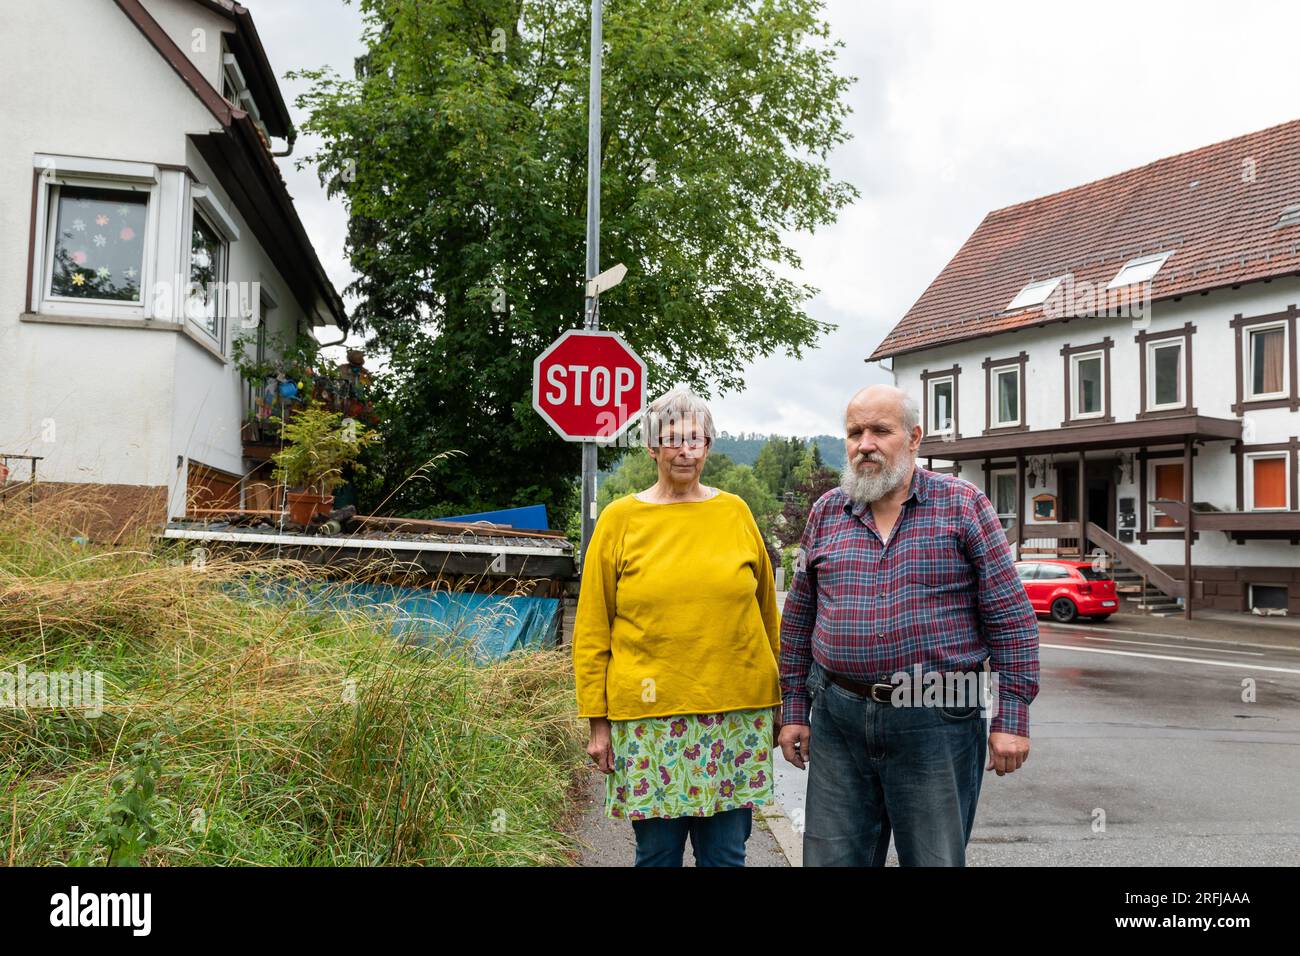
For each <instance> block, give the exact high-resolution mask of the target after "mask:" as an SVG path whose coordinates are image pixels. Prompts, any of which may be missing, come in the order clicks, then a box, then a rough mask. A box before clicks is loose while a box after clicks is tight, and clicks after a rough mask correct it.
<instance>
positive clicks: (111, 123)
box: [0, 0, 347, 530]
mask: <svg viewBox="0 0 1300 956" xmlns="http://www.w3.org/2000/svg"><path fill="white" fill-rule="evenodd" d="M3 21H4V25H3V29H2V30H0V76H2V77H3V81H4V82H2V83H0V117H2V119H3V136H0V223H3V228H0V358H3V361H4V365H5V369H6V374H5V375H3V376H0V455H9V456H11V457H10V458H9V459H8V460H7V461H6V462H0V464H4V465H5V470H6V471H7V473H8V475H7V477H8V479H9V481H8V482H7V484H8V485H10V486H12V485H13V484H14V483H15V482H21V481H23V480H25V479H27V478H28V476H29V469H30V467H31V464H32V460H33V459H35V464H36V466H37V476H38V479H39V482H38V485H39V487H41V488H45V489H51V488H64V487H66V486H68V485H74V484H76V485H95V486H100V487H101V488H103V489H104V493H105V495H106V496H107V498H108V501H109V505H110V512H111V513H110V515H109V525H110V530H111V527H112V525H114V524H118V525H121V524H126V523H128V522H132V521H147V522H149V523H150V524H154V525H157V526H158V527H161V526H162V525H163V524H164V523H165V521H166V519H167V518H168V517H175V516H179V515H181V514H183V513H184V512H185V510H186V505H187V500H190V501H192V500H194V498H195V495H196V493H199V492H202V491H203V489H205V488H206V489H208V491H207V494H208V496H209V497H211V498H219V499H221V500H223V501H228V502H233V503H240V502H242V501H243V500H244V497H245V490H246V489H245V485H246V483H247V474H248V472H249V471H250V470H252V469H253V468H255V467H258V463H257V462H253V461H249V460H247V459H246V457H245V449H244V447H243V443H242V441H241V422H242V420H243V417H244V414H245V412H246V410H247V408H248V401H249V394H248V391H247V389H246V387H245V385H244V383H243V382H242V381H241V379H240V376H239V373H238V370H237V368H236V367H235V364H234V361H233V345H234V341H235V339H236V337H237V336H243V335H251V336H253V337H254V343H253V345H252V348H253V349H262V350H265V348H266V342H267V339H268V338H269V339H270V340H271V341H272V342H273V341H274V340H275V337H276V336H279V337H281V338H283V339H292V338H293V336H294V334H295V331H296V330H303V331H307V330H309V329H317V330H319V331H320V332H321V333H322V334H321V335H320V338H321V339H322V340H338V339H341V338H342V334H341V333H342V332H343V331H345V330H346V327H347V317H346V314H345V312H344V308H343V303H342V301H341V299H340V297H339V295H338V293H337V292H336V291H335V289H334V288H333V286H332V285H331V283H330V281H329V279H328V278H327V277H326V274H325V271H324V269H323V268H322V267H321V264H320V261H319V259H318V258H317V255H316V253H315V251H314V250H313V248H312V244H311V242H310V240H309V239H308V237H307V234H306V231H305V230H304V228H303V225H302V222H301V221H300V219H299V217H298V214H297V212H296V211H295V209H294V205H293V202H292V200H291V198H290V196H289V193H288V191H287V189H286V187H285V183H284V180H283V179H282V177H281V174H280V170H279V168H278V166H277V160H276V157H277V156H283V155H286V154H287V153H288V151H289V150H290V148H291V147H292V143H293V138H294V132H293V128H292V125H291V121H290V117H289V113H288V110H287V108H286V106H285V103H284V100H283V98H282V96H281V92H280V90H279V87H278V84H277V81H276V74H275V71H274V70H273V69H272V67H271V64H270V62H269V61H268V59H267V55H266V52H265V50H264V49H263V46H262V42H261V40H260V39H259V37H258V33H257V30H256V28H255V27H254V25H253V20H252V17H251V15H250V13H249V11H248V10H247V9H246V8H245V7H243V6H241V5H240V4H238V3H234V2H232V0H58V2H40V3H36V2H12V3H6V4H4V12H3ZM196 289H197V290H198V291H195V290H196ZM250 323H251V325H250ZM263 467H264V466H263ZM200 497H201V496H200Z"/></svg>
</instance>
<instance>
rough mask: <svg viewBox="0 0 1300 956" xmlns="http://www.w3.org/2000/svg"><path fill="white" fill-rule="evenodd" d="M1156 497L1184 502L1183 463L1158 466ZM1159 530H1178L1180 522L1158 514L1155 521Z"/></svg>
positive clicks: (1156, 468)
mask: <svg viewBox="0 0 1300 956" xmlns="http://www.w3.org/2000/svg"><path fill="white" fill-rule="evenodd" d="M1155 473H1156V497H1157V498H1164V499H1165V500H1166V501H1182V500H1183V463H1182V462H1181V461H1180V462H1176V463H1174V464H1171V465H1156V467H1155ZM1155 526H1156V527H1157V528H1177V527H1178V522H1177V521H1175V520H1174V519H1173V518H1171V517H1169V515H1166V514H1157V515H1156V520H1155Z"/></svg>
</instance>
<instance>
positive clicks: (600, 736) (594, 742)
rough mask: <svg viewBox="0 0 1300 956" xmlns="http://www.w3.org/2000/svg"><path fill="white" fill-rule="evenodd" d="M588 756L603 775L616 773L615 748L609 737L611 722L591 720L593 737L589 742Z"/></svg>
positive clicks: (595, 718) (602, 719) (601, 718)
mask: <svg viewBox="0 0 1300 956" xmlns="http://www.w3.org/2000/svg"><path fill="white" fill-rule="evenodd" d="M587 756H588V757H590V758H591V759H592V760H593V761H595V763H596V769H597V770H599V771H600V772H601V773H613V772H614V746H613V744H612V742H611V741H610V737H609V720H608V718H605V717H592V718H591V737H590V738H589V739H588V741H587Z"/></svg>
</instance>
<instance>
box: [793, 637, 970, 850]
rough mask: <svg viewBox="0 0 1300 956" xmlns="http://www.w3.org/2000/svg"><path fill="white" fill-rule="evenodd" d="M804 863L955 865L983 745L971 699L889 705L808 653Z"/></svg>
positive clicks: (963, 840)
mask: <svg viewBox="0 0 1300 956" xmlns="http://www.w3.org/2000/svg"><path fill="white" fill-rule="evenodd" d="M808 689H809V692H810V693H811V694H812V695H813V702H812V712H811V714H810V716H809V725H810V727H811V731H812V733H811V736H812V740H811V741H810V748H809V749H810V750H811V759H810V760H809V762H808V804H807V808H806V811H805V815H804V835H803V863H804V866H884V865H885V857H886V855H887V854H888V852H889V837H890V834H891V831H892V834H893V837H894V845H895V847H896V848H897V850H898V862H899V864H900V865H902V866H965V865H966V844H967V842H969V840H970V833H971V828H972V827H973V826H974V824H975V806H976V803H977V802H978V801H979V793H980V783H981V782H982V780H983V773H984V757H985V750H986V748H987V740H986V735H985V723H984V719H983V718H982V717H981V716H980V712H979V708H978V707H947V708H940V707H895V706H893V705H892V704H888V703H885V704H880V703H876V702H875V701H873V700H870V699H869V698H866V697H863V696H861V695H859V694H855V693H854V692H853V691H850V690H847V689H845V688H843V687H840V686H839V685H837V684H832V683H830V682H829V681H827V680H826V672H825V670H824V669H823V668H822V667H821V666H820V665H818V664H817V663H816V662H815V661H814V662H813V665H812V671H811V672H810V674H809V677H808Z"/></svg>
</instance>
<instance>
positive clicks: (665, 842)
mask: <svg viewBox="0 0 1300 956" xmlns="http://www.w3.org/2000/svg"><path fill="white" fill-rule="evenodd" d="M752 826H753V815H752V811H751V810H750V808H749V807H738V808H737V809H735V810H724V811H723V812H722V813H715V814H714V815H713V816H711V817H672V818H669V819H664V818H662V817H655V818H654V819H651V820H633V821H632V830H633V832H635V833H636V865H637V866H681V865H682V855H683V854H684V853H685V852H686V837H687V835H689V836H690V838H691V848H692V849H693V850H694V851H695V865H696V866H744V865H745V841H746V840H748V839H749V831H750V829H751V828H752Z"/></svg>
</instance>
